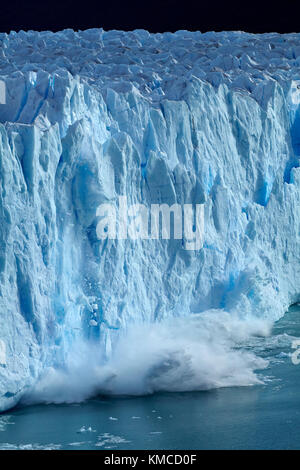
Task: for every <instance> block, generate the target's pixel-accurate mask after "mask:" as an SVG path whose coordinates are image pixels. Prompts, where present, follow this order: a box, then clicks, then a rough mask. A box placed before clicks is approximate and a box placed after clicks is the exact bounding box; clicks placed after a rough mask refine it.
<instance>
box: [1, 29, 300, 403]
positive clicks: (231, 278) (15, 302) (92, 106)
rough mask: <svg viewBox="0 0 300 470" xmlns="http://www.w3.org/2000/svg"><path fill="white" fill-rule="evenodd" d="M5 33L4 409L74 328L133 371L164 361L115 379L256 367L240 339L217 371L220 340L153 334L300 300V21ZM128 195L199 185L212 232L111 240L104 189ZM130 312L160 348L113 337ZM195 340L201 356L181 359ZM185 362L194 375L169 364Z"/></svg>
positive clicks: (180, 196)
mask: <svg viewBox="0 0 300 470" xmlns="http://www.w3.org/2000/svg"><path fill="white" fill-rule="evenodd" d="M0 41H1V54H0V75H1V76H0V79H1V80H3V81H4V82H5V84H6V103H5V104H0V122H1V124H0V136H1V137H0V182H1V192H0V211H1V226H0V341H1V342H0V409H1V410H4V409H7V408H9V407H11V406H13V405H14V404H15V403H17V402H18V400H19V399H20V398H21V397H22V396H23V395H24V394H26V393H27V392H28V391H29V390H31V388H32V386H34V384H36V383H37V382H38V381H39V380H40V378H41V377H42V376H43V373H44V371H45V370H46V369H48V368H49V370H52V371H53V370H54V371H55V370H61V371H63V370H64V367H65V366H66V364H67V363H68V361H69V357H70V354H71V356H72V355H73V357H76V358H77V354H78V350H80V351H81V349H80V348H79V346H78V344H79V343H80V344H81V345H82V344H84V351H85V353H84V354H86V351H92V353H91V354H92V355H93V357H94V356H95V355H96V356H97V355H99V357H98V356H97V367H98V366H99V367H100V369H101V371H103V370H105V367H107V360H109V358H110V357H115V356H113V354H117V353H118V352H119V353H120V356H121V355H123V359H122V361H121V363H120V364H119V365H118V367H117V369H118V368H119V371H120V370H121V371H122V373H123V374H124V373H125V372H124V371H125V370H127V369H128V370H127V375H126V379H123V382H122V381H121V382H122V383H124V381H125V382H126V381H127V382H128V381H129V382H130V380H132V381H136V380H137V379H136V377H139V378H140V377H141V376H143V377H144V378H145V380H146V379H147V380H148V379H149V376H150V375H151V374H150V372H149V371H152V372H151V373H152V375H151V377H152V379H151V384H152V385H151V387H150V388H149V387H148V388H147V387H145V386H144V382H143V384H141V383H139V384H138V386H137V387H135V386H132V385H130V386H128V383H127V382H126V383H127V385H126V387H124V386H123V385H122V384H120V383H119V382H118V379H117V382H116V385H114V380H113V379H112V382H111V383H110V385H109V387H108V389H109V390H110V391H114V389H115V391H116V393H118V392H123V391H124V390H125V391H126V392H129V393H139V392H141V393H143V392H145V391H146V392H148V391H153V390H156V389H168V387H169V388H171V389H176V390H177V389H185V386H184V383H187V384H188V385H187V386H186V388H187V389H199V388H207V387H213V386H223V385H228V384H229V385H232V384H237V385H239V384H243V385H244V384H246V383H247V380H246V379H245V378H244V377H240V376H239V375H238V374H237V372H236V371H237V370H241V369H242V368H243V367H244V366H245V362H243V361H242V359H241V358H240V357H238V358H237V357H235V358H234V361H236V369H234V370H231V372H230V373H229V372H228V365H226V367H225V365H224V366H222V365H220V361H219V362H218V370H217V372H215V376H210V378H209V380H208V381H207V380H206V377H207V376H208V375H209V374H208V369H207V368H206V367H205V364H206V363H207V364H208V366H209V367H210V368H211V367H212V366H211V364H210V358H211V355H210V354H209V351H210V350H207V349H205V348H204V349H203V350H202V349H201V350H200V352H199V351H197V354H194V355H193V354H192V353H191V352H190V351H189V348H190V344H188V342H184V341H183V340H182V337H180V338H178V341H177V343H176V341H175V343H176V344H177V346H178V349H180V350H182V351H184V354H183V356H180V357H179V353H178V351H177V349H176V347H175V349H174V344H173V343H172V347H170V349H169V350H168V354H167V357H168V360H167V362H166V357H165V356H164V355H162V356H161V351H160V350H159V353H158V350H157V347H155V348H154V352H153V350H152V349H151V348H150V343H149V344H148V343H147V341H148V342H149V341H150V340H149V338H152V339H153V342H152V344H154V343H155V344H158V343H162V344H169V343H168V342H169V337H168V334H171V335H173V336H174V337H175V340H176V334H177V333H176V332H174V331H173V329H172V328H173V327H172V326H171V327H170V328H169V327H166V326H165V325H172V322H173V321H174V324H175V323H176V321H182V320H180V319H181V318H182V319H185V320H184V322H185V321H188V320H187V319H189V320H190V319H192V320H191V321H192V322H194V320H195V319H197V318H200V320H199V321H200V327H199V331H198V330H197V328H195V331H198V333H199V334H198V333H197V334H198V336H195V334H193V337H192V340H191V344H192V345H193V350H194V349H195V348H197V347H200V348H202V347H203V344H206V345H207V344H210V343H212V344H213V349H214V351H216V350H218V348H219V347H220V344H219V342H218V338H221V339H220V341H221V344H223V343H222V341H223V336H222V335H221V336H218V334H217V333H216V335H215V336H214V328H215V329H216V331H219V329H220V328H221V327H220V325H219V323H218V322H219V320H218V319H221V318H224V324H222V325H223V326H222V328H221V329H224V328H225V329H226V328H227V327H226V325H230V327H229V326H228V328H229V330H230V331H231V329H232V331H233V330H234V328H233V326H232V325H231V324H230V318H234V319H235V320H234V321H237V322H238V325H240V324H241V322H243V321H244V322H245V323H244V324H245V325H246V327H247V328H248V325H249V319H252V320H251V322H252V323H251V324H252V325H253V324H255V321H264V320H265V321H274V320H276V319H278V318H279V317H280V316H281V315H283V313H284V312H285V310H286V309H287V307H288V306H289V305H290V304H291V303H294V302H297V301H299V300H300V298H299V297H300V296H299V293H300V276H299V274H300V273H299V271H300V269H299V254H300V253H299V246H300V245H299V237H300V224H299V222H300V217H299V184H300V168H299V158H300V150H299V145H300V119H299V113H300V106H299V105H298V104H297V102H296V101H295V99H294V98H293V96H292V87H293V83H294V81H295V80H296V81H297V80H299V79H300V74H299V67H300V35H299V34H289V35H277V34H265V35H253V34H248V33H240V32H232V33H230V32H224V33H205V34H201V33H199V32H195V33H189V32H187V31H178V32H177V33H175V34H171V33H165V34H149V33H148V32H146V31H141V30H137V31H133V32H127V33H125V32H120V31H109V32H105V31H103V30H102V29H95V30H88V31H80V32H77V33H76V32H74V31H72V30H65V31H62V32H59V33H51V32H47V31H46V32H40V33H38V32H32V31H30V32H27V33H26V32H23V31H20V32H19V33H14V32H12V33H10V34H9V35H6V34H1V35H0ZM299 83H300V82H299ZM119 195H126V196H127V198H128V201H129V203H130V204H134V203H137V202H139V203H143V204H146V205H147V204H149V205H150V204H151V203H159V204H162V203H166V204H173V203H175V202H178V203H180V204H183V203H194V204H196V203H198V204H200V203H204V207H205V241H204V246H203V248H202V249H201V250H198V251H187V250H185V249H184V248H183V246H182V242H181V240H169V241H168V240H156V241H155V240H139V241H132V240H106V241H101V240H98V239H97V236H96V224H97V217H96V210H97V207H98V206H99V204H101V203H103V202H112V203H113V202H115V201H117V198H118V196H119ZM199 314H200V315H199ZM201 315H202V316H201ZM203 319H206V320H207V322H208V323H209V324H210V323H212V325H213V326H210V329H209V330H207V331H209V332H210V333H209V334H206V333H205V331H206V328H207V323H204V324H203V325H202V323H201V322H203ZM206 320H205V321H206ZM166 322H167V323H166ZM168 322H169V323H168ZM151 325H152V326H151ZM160 325H161V326H160ZM181 325H182V324H181ZM183 325H186V323H184V324H183ZM183 325H182V326H181V327H180V328H181V329H182V331H185V328H186V326H183ZM201 325H202V326H201ZM224 325H225V326H224ZM192 328H194V326H193V324H192ZM128 329H129V338H130V341H129V343H126V344H127V346H126V347H127V349H128V348H129V349H130V347H131V346H130V345H132V342H134V341H138V342H141V344H140V346H139V348H138V349H137V350H135V349H134V351H135V352H136V354H139V353H138V352H137V351H140V350H141V349H142V348H143V347H144V348H146V349H147V347H148V349H149V351H148V353H147V355H146V356H145V359H144V360H145V364H143V363H139V366H138V368H137V370H132V363H133V362H134V361H135V360H136V356H134V355H133V356H132V357H131V356H130V354H129V355H128V356H127V355H126V354H128V351H127V352H126V354H125V355H124V351H125V350H126V347H123V348H122V346H120V344H121V345H122V341H124V339H122V341H121V343H119V342H118V341H119V340H118V338H119V337H120V332H123V331H127V330H128ZM249 329H251V328H250V327H249ZM254 330H255V328H254ZM168 331H169V333H167V332H168ZM176 331H177V330H176ZM255 331H256V330H255ZM147 335H149V337H148V340H147V339H145V340H144V339H143V338H145V336H147ZM210 335H212V338H213V339H212V340H211V339H210V338H209V337H210ZM230 335H233V333H232V332H230ZM208 336H209V337H208ZM187 337H188V334H187ZM230 337H231V336H230ZM152 339H151V341H152ZM142 343H144V344H142ZM230 346H231V343H230V344H229V345H228V350H229V352H230V354H232V351H231V350H230ZM80 347H81V346H80ZM82 347H83V346H82ZM226 347H227V346H226ZM78 348H79V349H78ZM76 349H77V351H76ZM150 349H151V351H150ZM188 351H189V354H191V355H190V356H189V358H190V357H192V360H191V361H192V362H193V361H194V362H197V361H196V359H197V360H198V359H199V358H200V357H201V360H202V361H203V364H202V363H201V364H202V365H201V367H202V366H203V367H202V368H200V369H197V371H196V373H195V368H193V367H191V370H189V373H190V375H189V376H188V377H186V375H184V374H186V370H187V368H186V362H185V361H184V360H183V359H182V357H186V354H187V352H188ZM223 352H224V351H223V350H220V351H219V356H218V358H219V357H221V356H222V354H223ZM200 353H201V354H200ZM153 354H154V356H155V355H156V356H157V355H158V356H159V357H160V358H161V360H162V363H163V365H164V367H165V369H164V368H161V363H159V365H157V364H156V363H155V361H154V362H153V357H152V356H153ZM120 356H119V357H120ZM143 357H144V356H143ZM199 360H200V359H199ZM218 360H219V359H218ZM230 360H231V356H230ZM130 361H131V362H130ZM249 361H250V362H251V361H252V359H251V358H248V359H247V367H248V365H249ZM115 362H116V359H113V361H112V362H111V363H109V367H110V373H111V374H112V375H111V376H112V377H114V376H115V375H116V374H115V372H114V371H115V369H114V366H115ZM79 363H80V360H79ZM166 364H167V366H166ZM173 367H174V368H175V369H176V368H177V369H178V370H179V376H180V377H183V378H184V380H185V381H186V382H185V381H184V380H183V385H182V386H181V388H180V387H179V388H178V386H175V387H173V386H171V385H170V380H169V381H168V380H166V377H168V374H169V375H170V370H173ZM222 367H223V368H222ZM249 367H250V368H251V366H249ZM126 368H127V369H126ZM256 368H257V363H255V365H254V366H253V367H252V369H253V370H254V369H256ZM146 369H147V372H145V370H146ZM158 369H159V370H160V373H159V374H158V372H157V370H158ZM153 371H154V373H153ZM101 373H102V372H101ZM91 374H92V375H95V373H94V371H91ZM143 374H144V375H143ZM149 374H150V375H149ZM193 374H194V375H193ZM229 375H230V376H231V377H232V380H231V381H229V382H228V383H227V382H226V381H225V379H224V377H225V376H226V377H227V376H229ZM108 376H109V374H108ZM158 376H159V377H164V379H163V380H164V381H163V383H162V382H160V385H157V380H158V379H157V377H158ZM195 376H197V379H195ZM153 377H154V379H153ZM191 377H192V378H191ZM106 379H107V377H106ZM106 379H105V380H106ZM95 380H96V379H95ZM97 380H98V379H97ZM97 380H96V381H97ZM99 380H100V379H99ZM139 380H140V379H139ZM172 380H173V379H172ZM172 380H171V382H172ZM253 380H254V375H251V380H250V382H251V383H253ZM92 382H93V381H92ZM100 382H101V387H100V388H101V389H102V388H105V387H104V386H103V378H101V380H100ZM147 383H148V382H147ZM172 383H173V382H172ZM46 386H47V385H45V387H46ZM73 387H75V388H76V387H78V384H77V383H73ZM91 388H92V389H93V390H96V389H97V384H95V383H94V382H93V383H92V386H91ZM58 393H60V392H59V387H58ZM79 395H80V394H79ZM74 399H76V397H75V398H74Z"/></svg>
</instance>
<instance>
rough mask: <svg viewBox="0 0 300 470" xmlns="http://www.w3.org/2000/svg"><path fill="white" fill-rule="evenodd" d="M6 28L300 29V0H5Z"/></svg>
mask: <svg viewBox="0 0 300 470" xmlns="http://www.w3.org/2000/svg"><path fill="white" fill-rule="evenodd" d="M0 1H1V3H0V31H2V32H3V31H5V32H9V31H10V30H15V31H19V30H20V29H24V30H28V29H35V30H45V29H50V30H52V31H58V30H61V29H64V28H73V29H76V30H78V29H86V28H93V27H103V28H104V29H105V30H108V29H123V30H132V29H135V28H144V29H148V30H149V31H152V32H163V31H176V30H178V29H189V30H200V31H209V30H214V31H221V30H244V31H250V32H269V31H277V32H281V33H283V32H300V14H299V12H300V8H299V4H300V0H298V1H295V0H285V1H283V0H281V1H280V3H277V2H276V0H275V1H273V2H266V1H263V0H262V1H260V2H259V1H258V0H253V1H251V0H250V1H249V0H248V1H245V2H243V1H239V2H237V1H235V0H232V1H226V0H224V1H216V0H198V1H196V0H194V1H192V0H181V1H175V0H161V1H157V0H154V1H151V0H148V1H142V0H140V1H136V0H129V1H126V0H123V1H122V0H105V1H103V0H98V1H92V0H81V1H80V2H78V3H76V1H75V0H61V2H58V1H57V2H55V1H51V2H43V0H39V1H34V0H27V1H26V0H5V2H4V1H3V0H0Z"/></svg>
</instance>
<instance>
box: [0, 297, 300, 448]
mask: <svg viewBox="0 0 300 470" xmlns="http://www.w3.org/2000/svg"><path fill="white" fill-rule="evenodd" d="M295 337H300V308H299V306H293V307H291V308H290V310H289V312H288V313H287V314H286V315H285V316H284V317H283V318H282V319H281V320H279V321H278V322H277V323H276V324H275V326H274V328H273V334H272V336H271V337H268V338H256V339H255V341H254V343H252V344H251V345H250V346H249V348H250V347H251V348H252V349H253V348H254V349H255V350H256V353H257V354H259V355H260V356H261V357H263V358H266V359H268V360H269V366H268V368H267V369H265V370H264V371H262V372H261V373H260V375H261V377H263V378H264V379H265V383H264V384H262V385H255V386H249V387H233V388H222V389H221V388H220V389H215V390H210V391H201V392H193V393H161V394H154V395H150V396H144V397H120V398H116V397H98V398H95V399H92V400H89V401H88V402H85V403H82V404H63V405H37V406H28V407H17V408H15V409H13V410H10V411H8V412H7V413H3V414H1V415H0V449H3V450H4V449H8V450H10V449H67V450H68V449H69V450H72V449H74V450H75V449H81V450H88V449H93V450H97V449H98V450H101V449H105V450H107V449H112V450H116V449H122V450H127V449H128V450H130V449H132V450H133V449H175V450H176V449H191V450H192V449H299V448H300V364H299V365H294V364H293V362H292V360H291V354H292V353H293V349H292V348H291V346H292V340H293V339H295Z"/></svg>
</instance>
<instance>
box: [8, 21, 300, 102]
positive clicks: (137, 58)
mask: <svg viewBox="0 0 300 470" xmlns="http://www.w3.org/2000/svg"><path fill="white" fill-rule="evenodd" d="M0 42H1V55H0V67H1V74H9V75H10V76H11V77H18V76H19V72H23V73H26V72H29V71H30V72H32V71H34V72H41V70H43V71H47V72H48V73H49V74H55V73H58V74H59V73H62V74H65V73H66V72H68V73H70V74H71V75H72V76H75V75H79V76H80V77H81V78H82V80H85V81H86V82H87V83H89V84H90V85H93V86H96V87H98V88H99V89H100V90H101V92H105V90H106V89H107V87H109V88H112V89H114V90H116V91H117V92H124V91H129V90H132V89H133V87H135V88H136V89H137V90H139V92H140V93H141V94H142V95H143V96H144V97H145V98H148V99H151V100H153V101H160V100H161V99H162V98H163V97H164V98H168V99H181V98H182V97H183V96H184V91H185V87H186V83H187V82H188V81H189V80H190V79H191V78H192V77H193V76H194V77H198V78H200V79H202V80H204V81H207V82H208V83H210V84H212V85H213V86H218V85H220V84H222V83H225V84H226V85H228V86H230V87H232V88H233V89H236V90H243V91H244V92H247V93H249V94H253V96H254V97H256V96H257V98H258V99H259V98H260V97H261V93H259V91H258V90H257V85H262V84H266V83H267V82H269V81H273V80H276V81H278V82H280V83H284V82H285V81H286V80H287V79H299V78H300V72H299V67H300V34H299V33H294V34H283V35H280V34H277V33H266V34H260V35H256V34H250V33H245V32H239V31H237V32H230V31H229V32H220V33H215V32H207V33H203V34H202V33H200V32H189V31H177V32H176V33H157V34H150V33H148V32H147V31H144V30H135V31H131V32H124V31H104V30H103V29H89V30H86V31H79V32H75V31H73V30H71V29H67V30H64V31H61V32H57V33H53V32H51V31H42V32H39V33H38V32H35V31H28V32H24V31H20V32H19V33H16V32H11V33H10V34H6V33H1V34H0Z"/></svg>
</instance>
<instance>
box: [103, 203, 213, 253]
mask: <svg viewBox="0 0 300 470" xmlns="http://www.w3.org/2000/svg"><path fill="white" fill-rule="evenodd" d="M118 199H119V204H118V206H117V207H116V206H115V205H113V204H109V203H105V204H101V205H100V206H99V207H98V208H97V212H96V215H97V216H98V217H99V218H100V220H99V222H98V224H97V228H96V232H97V236H98V238H99V239H106V238H110V239H112V240H114V239H118V240H124V239H127V238H130V239H132V240H137V239H140V240H158V239H159V238H160V234H161V238H162V239H164V240H170V239H171V238H172V236H173V238H174V240H183V242H184V248H186V249H187V250H199V249H200V248H202V246H203V238H204V205H203V204H196V205H195V208H194V207H193V205H192V204H183V205H180V204H176V203H174V204H172V205H171V206H169V205H168V204H151V207H150V209H149V208H148V207H147V206H146V205H144V204H132V205H130V206H128V202H127V197H126V196H119V198H118ZM172 217H173V218H172ZM172 222H173V223H172ZM172 228H173V230H172Z"/></svg>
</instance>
